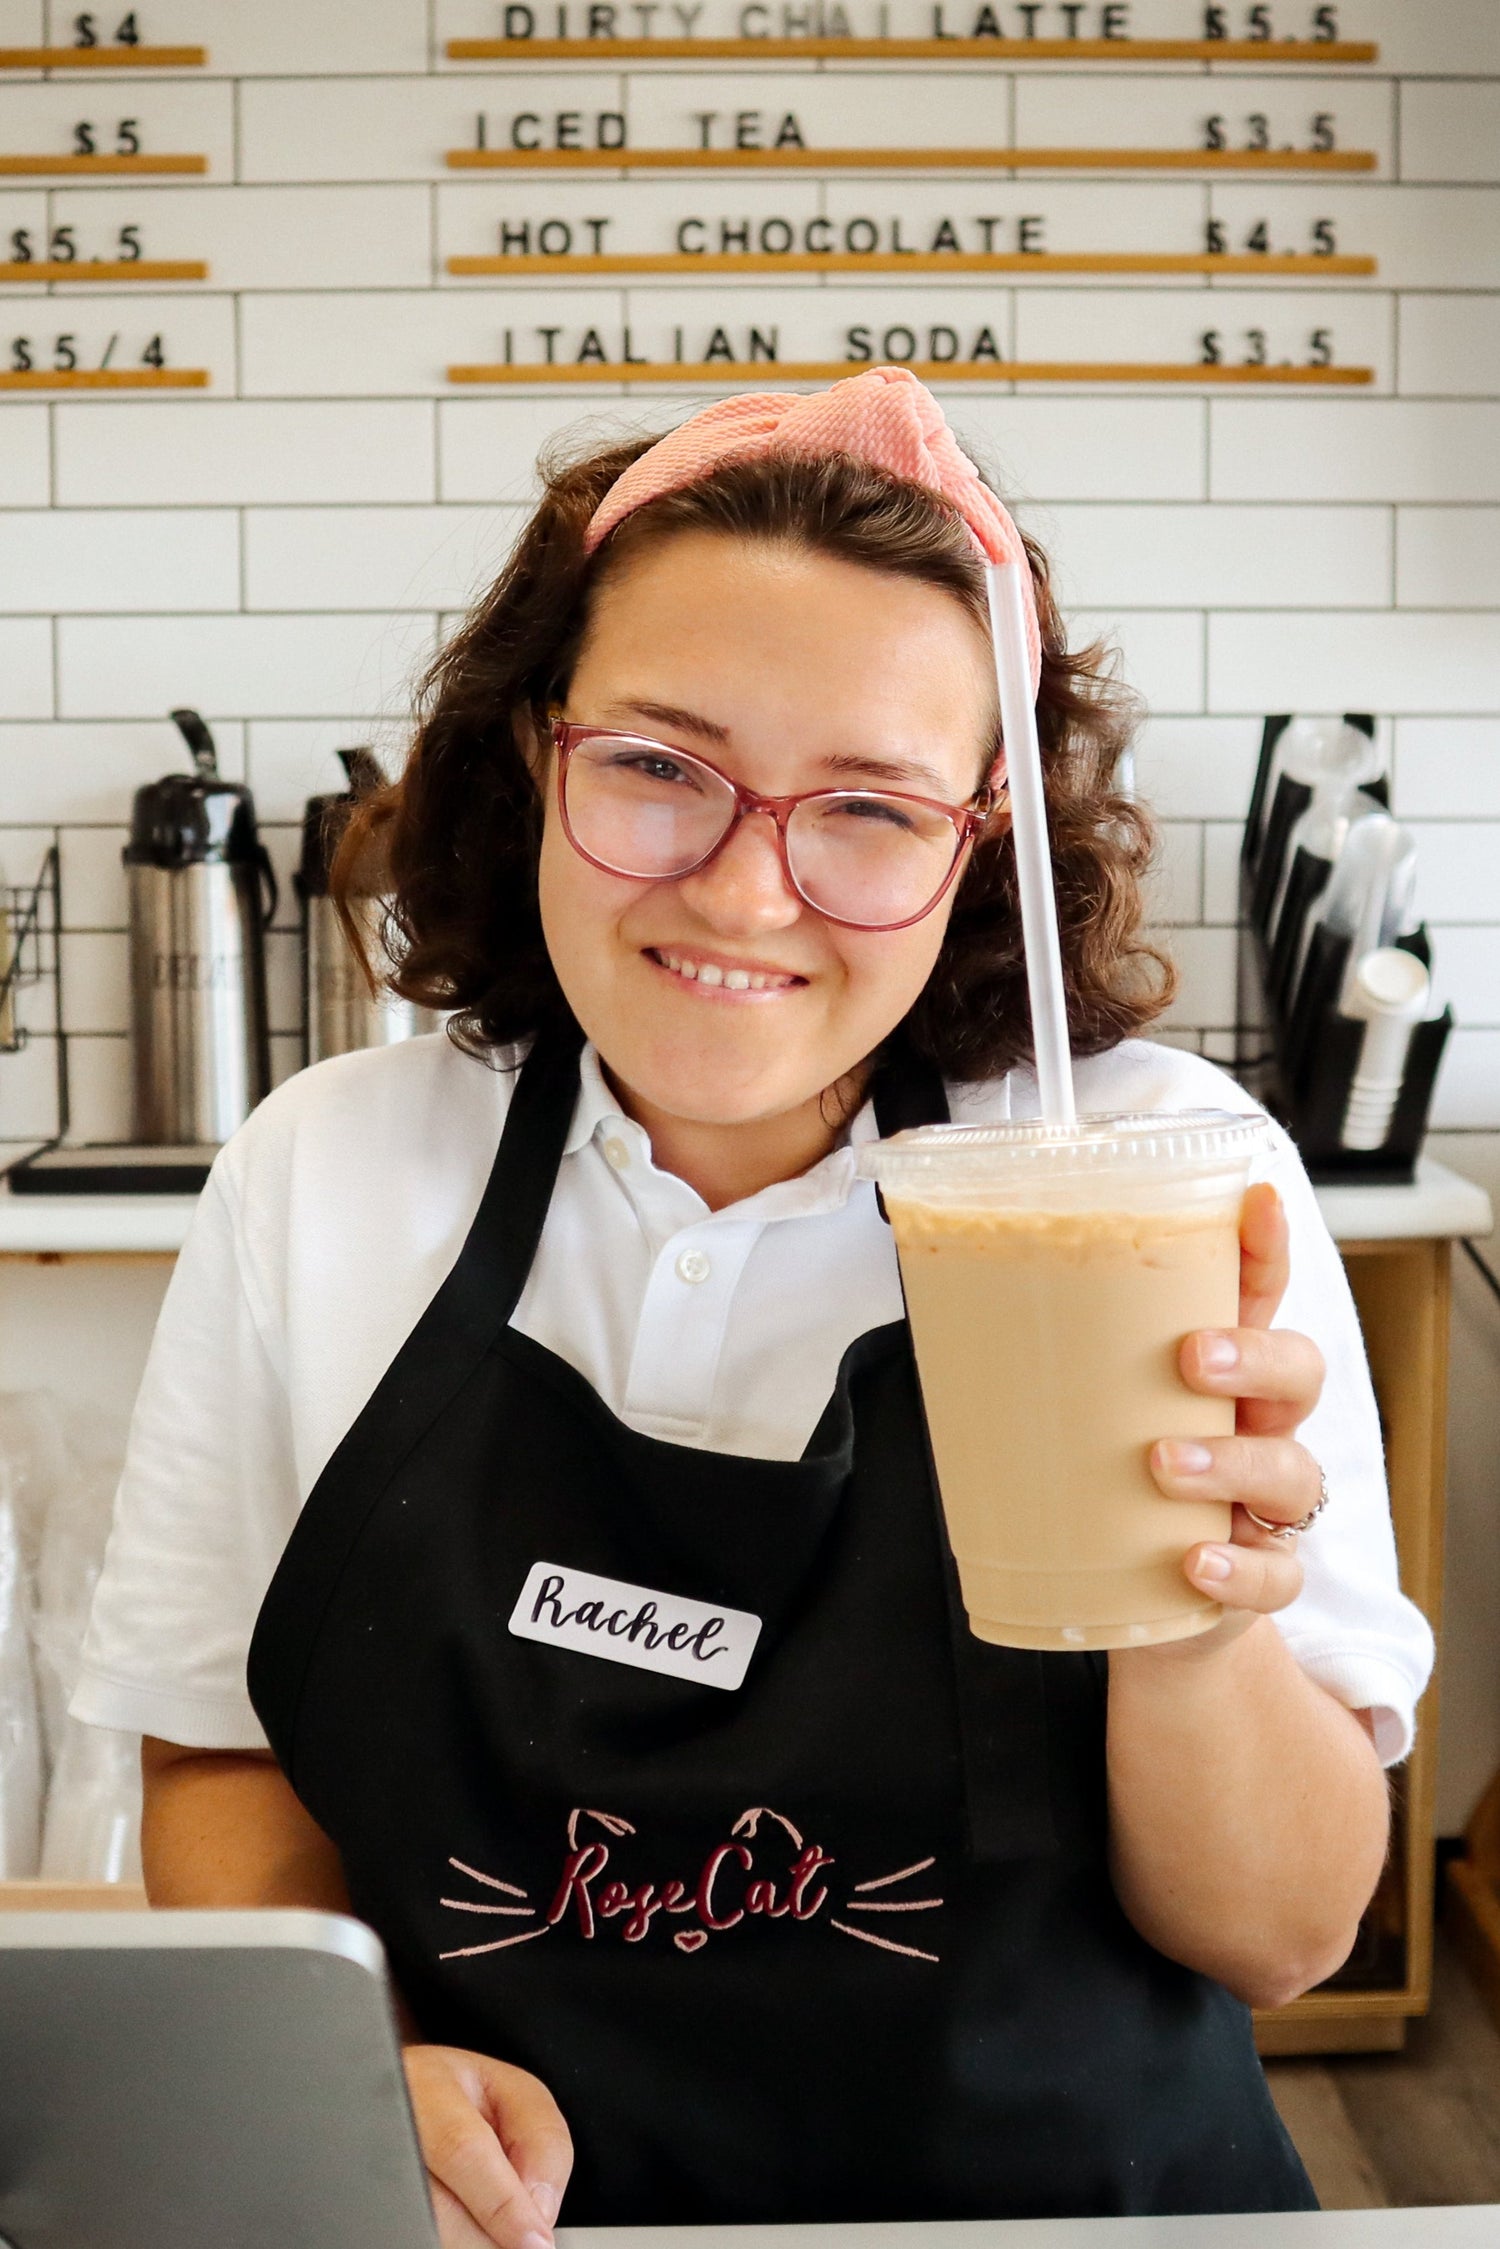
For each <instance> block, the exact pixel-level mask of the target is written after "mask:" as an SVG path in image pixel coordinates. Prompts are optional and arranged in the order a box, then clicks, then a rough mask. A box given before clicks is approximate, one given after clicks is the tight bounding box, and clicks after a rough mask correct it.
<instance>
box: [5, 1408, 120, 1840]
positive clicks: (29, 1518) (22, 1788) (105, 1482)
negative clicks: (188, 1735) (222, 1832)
mask: <svg viewBox="0 0 1500 2249" xmlns="http://www.w3.org/2000/svg"><path fill="white" fill-rule="evenodd" d="M123 1453H124V1432H123V1429H121V1428H119V1427H117V1426H113V1425H111V1424H110V1423H108V1422H107V1421H104V1422H101V1421H100V1420H99V1418H98V1417H97V1416H91V1417H89V1418H88V1419H87V1420H85V1419H84V1418H83V1416H82V1415H76V1414H75V1415H71V1416H67V1417H66V1418H65V1416H64V1414H63V1412H62V1411H61V1409H60V1407H59V1403H58V1401H57V1399H56V1398H54V1397H53V1396H51V1394H50V1393H49V1392H47V1391H18V1392H11V1393H10V1394H8V1395H7V1394H0V1495H4V1494H7V1493H8V1495H9V1497H10V1503H11V1504H10V1520H11V1522H12V1526H13V1530H12V1538H11V1550H12V1551H13V1553H14V1555H15V1561H16V1567H15V1573H14V1574H15V1575H16V1577H17V1579H18V1581H19V1588H20V1590H19V1592H18V1594H16V1595H14V1596H13V1597H12V1602H11V1611H12V1612H14V1613H19V1615H20V1618H21V1620H22V1626H23V1634H24V1632H29V1643H30V1645H29V1651H28V1655H27V1672H28V1674H29V1678H30V1682H31V1690H32V1699H31V1706H30V1724H29V1727H28V1726H27V1725H26V1724H25V1723H24V1721H23V1720H18V1722H17V1725H16V1728H15V1731H16V1742H15V1745H14V1748H13V1749H12V1745H11V1743H10V1739H9V1735H8V1732H7V1730H6V1723H5V1713H6V1711H7V1709H8V1708H10V1707H12V1706H14V1708H15V1709H16V1710H17V1712H21V1711H22V1710H23V1707H24V1695H25V1688H24V1684H22V1683H21V1670H20V1659H19V1657H18V1656H17V1655H16V1654H15V1652H14V1637H13V1638H12V1641H11V1642H9V1643H8V1642H7V1635H6V1631H5V1625H6V1617H7V1610H6V1605H5V1601H4V1598H3V1583H4V1530H3V1526H0V1815H3V1813H4V1807H5V1804H6V1802H7V1801H9V1800H13V1801H14V1804H15V1806H16V1810H15V1812H14V1815H13V1825H14V1828H15V1831H16V1834H17V1836H18V1842H17V1846H16V1857H17V1862H18V1863H16V1864H15V1865H14V1866H12V1865H11V1864H9V1862H8V1859H6V1858H5V1857H0V1874H4V1875H6V1876H8V1877H11V1878H14V1877H15V1876H17V1875H20V1874H22V1873H26V1874H34V1873H35V1872H37V1871H38V1865H39V1866H40V1871H41V1872H42V1874H43V1875H45V1876H46V1877H47V1878H49V1879H50V1880H54V1881H70V1882H129V1881H139V1879H140V1817H141V1779H140V1736H139V1735H138V1734H122V1733H115V1732H112V1731H109V1730H107V1729H105V1728H101V1727H97V1726H87V1725H84V1724H82V1723H81V1721H79V1720H77V1719H71V1718H69V1717H68V1714H67V1711H68V1703H69V1701H70V1700H71V1698H72V1694H73V1689H74V1687H75V1686H76V1685H77V1682H78V1671H79V1663H80V1659H81V1656H82V1652H83V1637H84V1632H85V1629H86V1627H87V1624H88V1616H89V1608H90V1605H91V1603H92V1601H93V1597H94V1587H95V1586H96V1584H97V1583H98V1580H99V1572H100V1569H101V1568H102V1566H103V1561H104V1547H105V1542H106V1540H107V1539H108V1537H109V1527H110V1521H111V1518H112V1516H113V1512H114V1495H115V1489H116V1486H117V1485H118V1483H119V1478H120V1463H121V1458H122V1456H123ZM7 1645H10V1646H11V1649H12V1653H11V1660H10V1665H9V1668H8V1669H7V1668H6V1666H5V1662H4V1653H5V1649H6V1647H7ZM7 1682H15V1684H13V1685H12V1688H11V1700H10V1702H8V1701H7V1696H6V1686H7ZM28 1744H29V1746H28ZM28 1774H33V1775H35V1779H34V1782H33V1783H32V1784H31V1785H32V1787H33V1789H34V1790H35V1792H36V1793H38V1794H39V1796H40V1805H39V1806H33V1809H32V1810H31V1812H30V1814H29V1818H28V1815H27V1812H26V1805H27V1802H28V1793H27V1792H28V1777H27V1776H28ZM0 1832H4V1829H3V1818H0ZM28 1835H29V1836H30V1845H29V1849H28V1846H27V1843H26V1837H27V1836H28ZM28 1858H29V1861H30V1863H29V1864H27V1863H24V1862H25V1861H26V1860H27V1859H28Z"/></svg>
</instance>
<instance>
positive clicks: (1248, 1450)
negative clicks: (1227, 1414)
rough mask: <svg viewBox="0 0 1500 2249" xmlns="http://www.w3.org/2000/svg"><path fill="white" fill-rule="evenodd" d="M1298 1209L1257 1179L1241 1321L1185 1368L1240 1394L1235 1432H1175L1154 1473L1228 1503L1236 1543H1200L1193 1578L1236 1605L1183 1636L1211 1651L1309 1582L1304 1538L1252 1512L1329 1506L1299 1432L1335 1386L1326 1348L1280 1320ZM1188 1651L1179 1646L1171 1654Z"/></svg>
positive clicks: (1183, 1490)
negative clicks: (1203, 1629) (1330, 1383)
mask: <svg viewBox="0 0 1500 2249" xmlns="http://www.w3.org/2000/svg"><path fill="white" fill-rule="evenodd" d="M1289 1269H1290V1268H1289V1259H1288V1236H1287V1223H1286V1214H1285V1212H1284V1211H1283V1209H1282V1207H1281V1199H1280V1197H1279V1196H1278V1195H1277V1193H1276V1190H1275V1188H1274V1187H1271V1186H1268V1185H1265V1184H1261V1185H1257V1186H1254V1187H1251V1188H1250V1189H1249V1191H1248V1192H1247V1194H1246V1196H1245V1201H1244V1209H1243V1213H1242V1215H1241V1219H1240V1324H1239V1326H1238V1327H1234V1328H1219V1329H1198V1330H1197V1331H1196V1332H1195V1333H1193V1334H1192V1335H1189V1336H1185V1337H1184V1339H1183V1342H1182V1347H1181V1350H1180V1352H1179V1354H1178V1367H1179V1371H1180V1372H1181V1375H1182V1379H1183V1381H1184V1382H1185V1383H1186V1384H1187V1386H1188V1388H1189V1389H1190V1390H1195V1391H1197V1392H1198V1393H1199V1394H1200V1395H1201V1396H1203V1397H1209V1398H1226V1397H1231V1398H1233V1399H1234V1400H1235V1401H1236V1407H1237V1412H1236V1420H1235V1432H1234V1435H1233V1436H1230V1437H1214V1438H1204V1439H1201V1440H1198V1439H1188V1438H1181V1437H1179V1438H1166V1439H1163V1440H1162V1441H1161V1442H1160V1443H1158V1444H1156V1445H1153V1446H1152V1448H1151V1456H1150V1464H1151V1473H1152V1475H1153V1477H1154V1478H1155V1480H1156V1483H1157V1485H1158V1487H1159V1488H1160V1490H1161V1491H1162V1492H1164V1493H1165V1495H1166V1496H1167V1498H1169V1499H1220V1500H1228V1501H1229V1502H1230V1503H1231V1504H1232V1505H1233V1508H1234V1518H1233V1528H1232V1531H1231V1534H1230V1541H1229V1543H1228V1544H1227V1545H1215V1544H1207V1545H1197V1546H1194V1547H1192V1548H1190V1549H1189V1551H1188V1553H1187V1555H1186V1556H1185V1558H1184V1562H1183V1567H1184V1569H1185V1571H1186V1573H1187V1576H1188V1578H1189V1579H1190V1580H1191V1582H1192V1583H1193V1584H1194V1585H1196V1586H1197V1587H1199V1589H1200V1590H1201V1591H1202V1592H1204V1593H1208V1594H1211V1595H1212V1596H1213V1598H1214V1600H1216V1601H1218V1602H1219V1603H1220V1604H1221V1605H1222V1606H1223V1608H1224V1609H1225V1611H1226V1612H1227V1613H1226V1615H1225V1616H1224V1618H1223V1619H1222V1621H1221V1622H1220V1623H1219V1624H1218V1625H1216V1626H1215V1627H1214V1629H1213V1630H1212V1631H1211V1632H1207V1633H1204V1634H1203V1635H1201V1636H1200V1637H1199V1638H1198V1639H1196V1640H1189V1641H1184V1642H1182V1643H1180V1647H1181V1652H1182V1653H1183V1654H1184V1655H1185V1656H1189V1657H1190V1656H1193V1655H1196V1654H1198V1653H1200V1652H1201V1653H1205V1654H1206V1653H1208V1652H1210V1651H1211V1650H1212V1649H1214V1648H1215V1647H1221V1646H1223V1645H1224V1644H1225V1643H1226V1642H1227V1641H1229V1640H1231V1639H1236V1638H1238V1637H1239V1635H1240V1633H1242V1632H1244V1631H1245V1630H1246V1629H1247V1628H1248V1627H1249V1626H1250V1625H1251V1624H1253V1623H1254V1621H1255V1619H1256V1617H1257V1616H1268V1615H1271V1614H1273V1613H1274V1612H1275V1611H1276V1610H1278V1609H1284V1608H1286V1607H1288V1606H1289V1605H1290V1603H1291V1602H1293V1601H1294V1600H1295V1599H1296V1598H1297V1595H1298V1594H1299V1593H1300V1591H1301V1590H1302V1563H1301V1559H1300V1557H1299V1555H1298V1552H1297V1541H1296V1540H1295V1538H1288V1537H1287V1536H1285V1534H1284V1533H1281V1534H1278V1533H1277V1532H1274V1531H1267V1530H1265V1529H1263V1528H1262V1527H1261V1526H1260V1525H1258V1524H1256V1523H1255V1522H1253V1521H1252V1520H1251V1513H1250V1512H1249V1511H1252V1510H1253V1512H1254V1514H1256V1515H1259V1516H1261V1517H1263V1518H1264V1520H1265V1521H1266V1522H1269V1523H1273V1524H1279V1525H1285V1526H1287V1528H1290V1527H1291V1526H1292V1525H1293V1524H1295V1523H1300V1522H1301V1521H1302V1520H1303V1518H1304V1517H1305V1516H1307V1515H1309V1514H1310V1513H1311V1512H1312V1510H1313V1509H1314V1508H1315V1507H1316V1506H1317V1505H1318V1501H1319V1497H1320V1494H1321V1492H1322V1475H1321V1471H1320V1470H1319V1467H1318V1464H1317V1462H1316V1461H1315V1460H1314V1459H1313V1457H1312V1454H1311V1453H1310V1452H1308V1451H1307V1449H1306V1447H1305V1446H1303V1445H1300V1444H1299V1443H1298V1442H1297V1435H1296V1433H1297V1430H1298V1429H1299V1428H1300V1427H1301V1425H1302V1423H1303V1422H1304V1421H1305V1420H1306V1419H1307V1417H1308V1415H1309V1414H1310V1413H1311V1412H1312V1410H1313V1408H1314V1406H1316V1404H1317V1402H1318V1397H1319V1394H1320V1392H1321V1390H1322V1387H1323V1356H1322V1353H1321V1352H1320V1351H1319V1349H1318V1347H1317V1345H1316V1344H1315V1343H1314V1342H1313V1341H1312V1340H1311V1339H1310V1338H1309V1337H1308V1336H1305V1335H1298V1334H1295V1333H1294V1332H1293V1331H1291V1330H1290V1329H1287V1328H1273V1327H1272V1326H1271V1324H1270V1323H1271V1320H1272V1318H1273V1317H1274V1315H1275V1312H1276V1308H1277V1306H1278V1305H1279V1304H1280V1302H1281V1299H1282V1296H1283V1294H1284V1293H1285V1290H1286V1285H1287V1279H1288V1274H1289ZM1170 1652H1172V1653H1176V1652H1178V1651H1177V1650H1176V1649H1174V1650H1172V1651H1170Z"/></svg>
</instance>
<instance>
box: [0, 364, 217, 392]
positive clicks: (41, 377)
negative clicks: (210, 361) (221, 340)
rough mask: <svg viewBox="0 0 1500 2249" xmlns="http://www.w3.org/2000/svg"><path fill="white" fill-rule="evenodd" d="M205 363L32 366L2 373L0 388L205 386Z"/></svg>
mask: <svg viewBox="0 0 1500 2249" xmlns="http://www.w3.org/2000/svg"><path fill="white" fill-rule="evenodd" d="M209 379H210V378H209V372H208V369H207V368H206V367H73V368H69V369H67V370H63V369H60V368H46V367H33V368H29V369H28V370H27V372H26V373H25V374H24V375H16V374H10V373H4V374H0V390H203V389H205V388H206V387H207V385H208V382H209Z"/></svg>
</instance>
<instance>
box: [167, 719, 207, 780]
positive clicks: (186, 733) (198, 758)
mask: <svg viewBox="0 0 1500 2249" xmlns="http://www.w3.org/2000/svg"><path fill="white" fill-rule="evenodd" d="M171 719H172V724H173V725H174V726H175V727H176V729H177V731H178V733H179V734H180V735H181V736H182V739H183V740H184V742H186V744H187V746H188V748H189V749H190V750H191V751H192V753H193V763H194V765H195V766H196V767H197V769H198V771H199V772H200V773H203V774H216V773H217V772H218V770H219V753H218V751H217V750H216V749H215V748H214V738H213V736H212V735H211V734H210V733H209V731H208V725H207V722H206V721H205V720H204V719H202V718H200V717H199V715H198V713H197V712H196V711H190V710H180V711H173V712H172V713H171Z"/></svg>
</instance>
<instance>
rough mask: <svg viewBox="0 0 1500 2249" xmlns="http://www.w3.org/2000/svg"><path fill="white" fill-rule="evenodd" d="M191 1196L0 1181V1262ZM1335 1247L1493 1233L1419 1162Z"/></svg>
mask: <svg viewBox="0 0 1500 2249" xmlns="http://www.w3.org/2000/svg"><path fill="white" fill-rule="evenodd" d="M195 1199H196V1198H195V1197H194V1196H192V1195H12V1194H11V1193H10V1192H9V1189H8V1188H7V1187H6V1186H5V1182H4V1181H3V1179H0V1256H12V1257H17V1256H19V1257H25V1256H33V1257H34V1256H38V1255H42V1256H45V1255H48V1254H52V1255H62V1256H71V1257H89V1256H93V1257H100V1256H105V1257H107V1256H122V1255H123V1256H130V1255H135V1256H141V1255H142V1254H150V1253H156V1254H170V1253H171V1252H173V1251H175V1250H178V1249H180V1248H181V1247H182V1238H183V1235H184V1234H185V1233H186V1232H187V1223H188V1220H189V1218H190V1217H191V1216H192V1212H193V1203H194V1201H195ZM1318 1206H1319V1208H1320V1209H1321V1211H1322V1213H1323V1216H1324V1218H1325V1219H1326V1220H1327V1221H1328V1225H1329V1229H1330V1231H1331V1232H1332V1234H1333V1237H1334V1239H1335V1241H1340V1242H1354V1241H1362V1242H1372V1241H1380V1242H1399V1241H1416V1240H1427V1239H1431V1238H1433V1237H1437V1238H1439V1239H1444V1238H1447V1239H1452V1238H1455V1237H1457V1236H1459V1235H1484V1234H1488V1233H1490V1232H1491V1231H1492V1229H1493V1227H1494V1223H1495V1221H1494V1216H1493V1213H1492V1212H1491V1209H1490V1199H1489V1197H1488V1195H1486V1193H1485V1192H1484V1189H1483V1188H1482V1187H1476V1186H1475V1185H1474V1183H1473V1181H1472V1180H1469V1179H1462V1178H1460V1177H1459V1175H1458V1173H1457V1172H1456V1171H1450V1170H1449V1169H1448V1167H1447V1165H1446V1164H1440V1163H1437V1162H1436V1161H1435V1160H1434V1159H1433V1158H1432V1157H1431V1156H1423V1157H1421V1158H1420V1159H1419V1161H1418V1165H1417V1177H1416V1180H1415V1182H1414V1183H1413V1185H1411V1186H1410V1187H1363V1186H1350V1187H1320V1188H1319V1189H1318Z"/></svg>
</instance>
